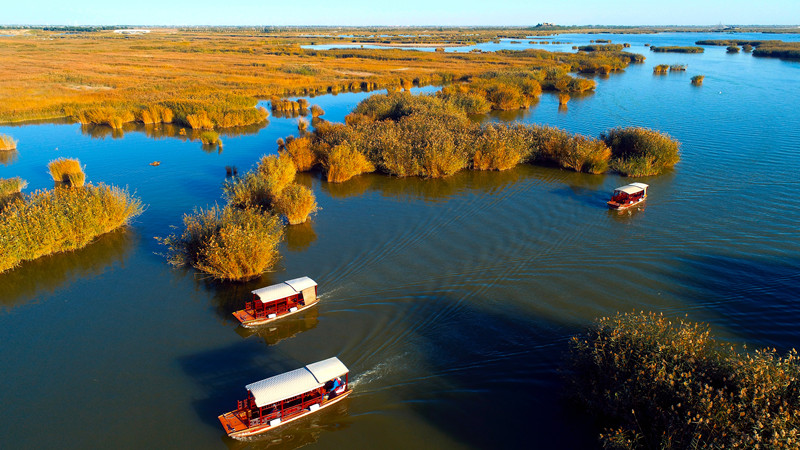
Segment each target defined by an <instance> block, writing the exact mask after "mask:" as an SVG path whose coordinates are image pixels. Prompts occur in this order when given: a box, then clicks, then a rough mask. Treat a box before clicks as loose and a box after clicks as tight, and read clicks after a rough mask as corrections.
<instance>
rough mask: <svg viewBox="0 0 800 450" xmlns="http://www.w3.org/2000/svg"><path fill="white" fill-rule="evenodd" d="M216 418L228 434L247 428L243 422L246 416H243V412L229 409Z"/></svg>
mask: <svg viewBox="0 0 800 450" xmlns="http://www.w3.org/2000/svg"><path fill="white" fill-rule="evenodd" d="M218 418H219V421H220V423H222V428H224V429H225V431H226V432H227V433H228V434H231V433H235V432H237V431H243V430H246V429H247V424H246V423H245V419H246V417H244V413H243V412H238V413H237V412H236V411H231V412H229V413H225V414H223V415H221V416H219V417H218Z"/></svg>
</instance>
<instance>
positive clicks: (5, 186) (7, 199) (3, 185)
mask: <svg viewBox="0 0 800 450" xmlns="http://www.w3.org/2000/svg"><path fill="white" fill-rule="evenodd" d="M27 185H28V182H27V181H25V180H23V179H22V178H20V177H14V178H0V211H2V210H3V208H4V207H5V206H6V205H8V204H9V203H12V202H14V201H15V200H17V199H22V198H23V196H22V190H23V189H25V187H26V186H27Z"/></svg>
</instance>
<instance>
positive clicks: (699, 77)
mask: <svg viewBox="0 0 800 450" xmlns="http://www.w3.org/2000/svg"><path fill="white" fill-rule="evenodd" d="M705 78H706V76H705V75H695V76H693V77H692V84H693V85H695V86H700V85H701V84H703V80H705Z"/></svg>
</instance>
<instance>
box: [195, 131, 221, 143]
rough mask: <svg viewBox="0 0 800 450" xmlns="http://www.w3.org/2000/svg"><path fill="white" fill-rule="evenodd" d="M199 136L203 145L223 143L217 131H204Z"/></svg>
mask: <svg viewBox="0 0 800 450" xmlns="http://www.w3.org/2000/svg"><path fill="white" fill-rule="evenodd" d="M199 138H200V142H202V143H203V145H222V140H221V139H220V138H219V133H217V132H216V131H204V132H202V133H200V136H199Z"/></svg>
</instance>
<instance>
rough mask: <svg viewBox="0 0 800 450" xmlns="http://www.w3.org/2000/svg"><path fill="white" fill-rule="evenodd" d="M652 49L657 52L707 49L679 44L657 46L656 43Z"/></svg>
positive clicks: (683, 51)
mask: <svg viewBox="0 0 800 450" xmlns="http://www.w3.org/2000/svg"><path fill="white" fill-rule="evenodd" d="M650 51H653V52H656V53H703V52H704V51H705V50H704V49H703V47H681V46H677V45H671V46H666V47H656V46H655V45H651V46H650Z"/></svg>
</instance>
